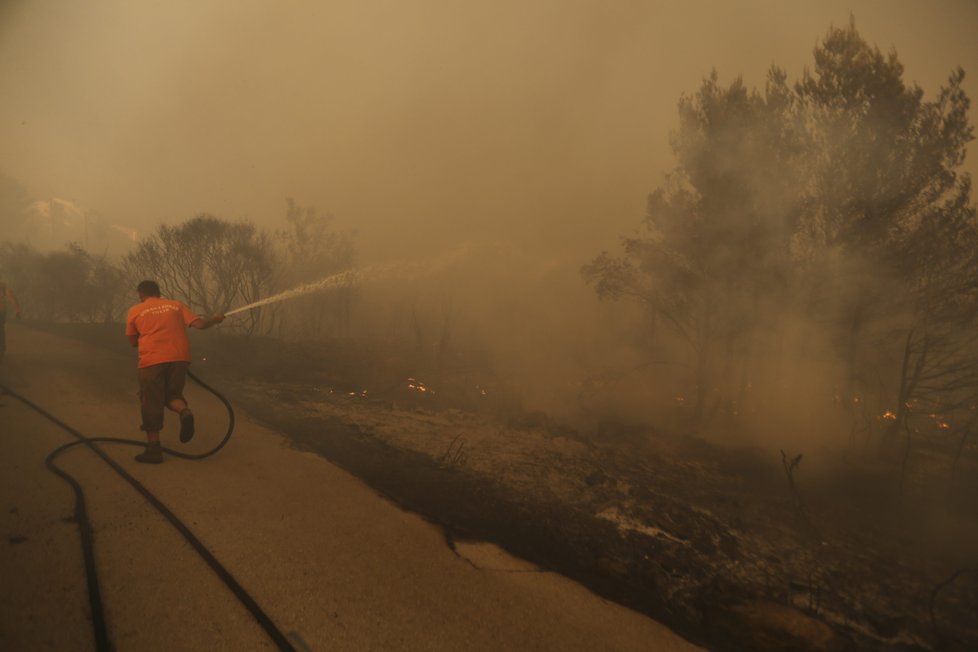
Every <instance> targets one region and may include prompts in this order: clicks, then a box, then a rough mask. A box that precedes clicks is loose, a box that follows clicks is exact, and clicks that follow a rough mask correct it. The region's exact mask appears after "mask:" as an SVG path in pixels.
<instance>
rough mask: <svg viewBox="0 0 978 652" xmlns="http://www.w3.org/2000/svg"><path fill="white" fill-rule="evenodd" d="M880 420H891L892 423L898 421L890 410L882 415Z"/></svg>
mask: <svg viewBox="0 0 978 652" xmlns="http://www.w3.org/2000/svg"><path fill="white" fill-rule="evenodd" d="M880 418H881V419H889V420H892V421H896V415H895V414H893V413H892V412H890V411H889V410H887V411H886V412H884V413H883V414H882V415H880Z"/></svg>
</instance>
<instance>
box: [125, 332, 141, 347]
mask: <svg viewBox="0 0 978 652" xmlns="http://www.w3.org/2000/svg"><path fill="white" fill-rule="evenodd" d="M128 337H129V346H132V347H134V348H135V347H137V346H139V333H136V334H135V335H129V336H128Z"/></svg>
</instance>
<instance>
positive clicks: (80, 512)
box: [0, 372, 295, 652]
mask: <svg viewBox="0 0 978 652" xmlns="http://www.w3.org/2000/svg"><path fill="white" fill-rule="evenodd" d="M188 375H189V376H190V378H191V379H192V380H193V381H194V382H196V383H197V384H198V385H200V386H201V387H203V388H204V389H205V390H207V391H208V392H210V393H211V394H213V395H214V396H216V397H217V398H218V399H219V400H220V401H221V403H223V404H224V407H225V408H226V409H227V412H228V429H227V432H226V433H225V434H224V438H223V439H221V441H220V442H219V443H218V444H217V445H216V446H214V448H212V449H210V450H208V451H205V452H203V453H184V452H182V451H178V450H173V449H170V448H163V449H162V450H163V452H165V453H168V454H170V455H173V456H174V457H180V458H183V459H187V460H202V459H205V458H208V457H210V456H212V455H214V454H215V453H217V452H218V451H219V450H221V449H222V448H224V446H225V445H226V444H227V443H228V441H229V440H230V439H231V434H232V433H233V432H234V410H233V409H232V407H231V404H230V403H229V402H228V400H227V399H226V398H225V397H224V396H223V395H222V394H221V393H220V392H218V391H217V390H216V389H214V388H213V387H211V386H210V385H208V384H207V383H205V382H204V381H202V380H201V379H200V378H198V377H197V376H196V375H194V374H193V373H191V372H188ZM0 391H3V392H4V393H6V394H8V395H9V396H12V397H13V398H15V399H17V400H18V401H20V402H21V403H23V404H24V405H26V406H28V407H30V408H31V409H33V410H35V411H36V412H38V413H39V414H41V415H42V416H44V417H45V418H46V419H48V420H49V421H51V422H52V423H54V424H55V425H57V426H58V427H60V428H61V429H63V430H65V431H67V432H68V433H70V434H71V435H73V436H74V437H75V439H76V441H72V442H68V443H67V444H64V445H62V446H59V447H58V448H56V449H54V450H53V451H51V453H49V454H48V456H47V458H46V459H45V460H44V464H45V465H46V466H47V468H48V470H50V471H51V472H52V473H54V474H55V475H57V476H58V477H60V478H61V479H63V480H64V481H65V482H67V483H68V484H69V485H70V486H71V488H72V491H73V492H74V494H75V510H74V517H73V519H74V520H75V521H76V522H77V523H78V529H79V534H80V538H81V546H82V555H83V557H84V561H85V576H86V580H87V585H88V599H89V603H90V605H91V610H92V627H93V633H94V636H95V647H96V650H98V651H99V652H107V651H109V650H111V649H112V644H111V640H110V638H109V635H108V628H107V627H106V622H105V610H104V608H103V605H102V596H101V591H100V589H99V581H98V572H97V567H96V565H95V547H94V541H93V537H92V525H91V522H90V521H89V518H88V513H87V510H86V508H85V493H84V490H83V489H82V487H81V485H80V484H79V483H78V481H77V480H76V479H75V478H73V477H72V476H71V475H69V474H68V473H67V472H65V471H64V470H63V469H61V468H60V467H59V466H58V465H57V464H56V463H55V458H57V457H58V455H60V454H61V453H63V452H64V451H66V450H68V449H70V448H73V447H75V446H82V445H84V446H88V448H89V449H90V450H92V451H93V452H94V453H95V454H96V455H98V456H99V457H101V458H102V460H103V461H104V462H105V463H106V464H108V465H109V466H110V467H111V468H112V469H113V470H114V471H115V472H116V473H117V474H119V476H121V477H122V478H123V479H124V480H125V481H126V482H128V483H129V484H130V485H132V487H133V488H134V489H135V490H136V491H137V492H139V493H140V494H142V496H143V497H144V498H145V499H146V500H147V501H148V502H149V503H150V504H151V505H152V506H153V507H155V508H156V510H157V511H158V512H160V514H162V515H163V517H164V518H166V520H168V521H169V522H170V523H171V524H172V525H173V527H175V528H176V529H177V531H178V532H180V534H181V535H183V537H184V538H185V539H186V540H187V542H188V543H189V544H190V545H191V547H193V549H194V550H195V551H197V553H198V554H199V555H200V556H201V557H202V558H203V559H204V561H205V562H207V565H208V566H210V568H211V569H212V570H213V571H214V572H215V573H216V574H217V576H218V577H219V578H220V580H221V581H222V582H224V584H225V585H226V586H227V587H228V589H230V590H231V592H232V593H233V594H234V595H235V597H237V598H238V600H239V601H240V602H241V603H242V604H243V605H244V606H245V608H246V609H248V611H249V612H250V613H251V615H252V616H253V617H254V618H255V620H256V621H258V624H259V625H260V626H261V628H262V629H264V630H265V632H266V633H267V634H268V636H269V637H270V638H271V639H272V641H274V642H275V644H276V646H277V647H278V648H279V649H280V650H289V651H294V650H295V647H294V646H293V645H292V643H291V642H290V641H289V640H288V638H287V637H286V636H285V635H284V634H283V633H282V631H281V630H280V629H279V628H278V627H277V626H276V625H275V623H274V622H273V621H272V619H271V618H270V617H269V616H268V615H267V614H266V613H265V612H264V610H262V608H261V607H260V606H259V605H258V603H257V602H256V601H255V599H254V598H252V597H251V595H250V594H249V593H248V592H247V591H246V590H245V589H244V587H242V586H241V584H240V583H239V582H238V581H237V580H236V579H235V578H234V576H233V575H232V574H231V573H230V572H229V571H228V570H227V569H226V568H225V567H224V566H223V565H222V564H221V563H220V562H219V561H218V560H217V558H216V557H215V556H214V555H213V553H211V552H210V550H208V549H207V547H206V546H204V544H203V543H201V541H200V539H198V538H197V537H196V536H195V535H194V533H193V532H192V531H191V530H190V528H188V527H187V526H186V525H185V524H184V523H183V522H182V521H181V520H180V519H179V518H178V517H177V516H176V515H175V514H174V513H173V512H172V511H170V509H169V508H167V507H166V505H164V504H163V503H162V502H161V501H160V500H159V499H158V498H157V497H156V496H154V495H153V494H152V492H150V491H149V490H148V489H147V488H146V487H145V486H144V485H143V484H142V483H141V482H139V481H138V480H136V478H134V477H133V476H132V475H130V474H129V473H128V472H127V471H126V470H125V469H123V468H122V467H121V466H119V464H118V463H117V462H116V461H115V460H113V459H112V458H111V457H109V456H108V455H106V453H105V452H104V451H103V450H102V449H101V448H99V447H98V446H96V445H95V444H97V443H113V444H126V445H130V446H139V447H143V446H145V445H146V444H145V442H141V441H136V440H134V439H123V438H120V437H86V436H85V435H83V434H81V433H80V432H79V431H78V430H76V429H74V428H72V427H71V426H70V425H68V424H66V423H65V422H63V421H61V420H60V419H58V418H57V417H56V416H54V415H53V414H51V413H50V412H48V411H47V410H45V409H43V408H42V407H40V406H39V405H37V404H35V403H34V402H32V401H30V400H29V399H27V398H26V397H24V396H21V395H20V394H18V393H17V392H15V391H13V390H12V389H10V388H9V387H6V386H4V385H0Z"/></svg>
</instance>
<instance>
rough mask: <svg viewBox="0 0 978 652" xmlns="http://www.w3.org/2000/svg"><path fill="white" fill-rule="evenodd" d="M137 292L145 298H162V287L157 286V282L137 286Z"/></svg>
mask: <svg viewBox="0 0 978 652" xmlns="http://www.w3.org/2000/svg"><path fill="white" fill-rule="evenodd" d="M136 292H138V293H140V294H141V295H143V296H145V297H158V296H160V286H159V285H157V284H156V281H143V282H142V283H140V284H139V285H137V286H136Z"/></svg>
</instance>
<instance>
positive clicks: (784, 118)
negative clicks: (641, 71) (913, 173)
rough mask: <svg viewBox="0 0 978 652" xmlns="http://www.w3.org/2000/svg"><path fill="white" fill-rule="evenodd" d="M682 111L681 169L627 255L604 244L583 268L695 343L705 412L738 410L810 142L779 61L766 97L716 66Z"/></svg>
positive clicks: (658, 196)
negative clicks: (729, 79) (721, 74)
mask: <svg viewBox="0 0 978 652" xmlns="http://www.w3.org/2000/svg"><path fill="white" fill-rule="evenodd" d="M679 117H680V126H679V129H678V131H677V132H675V133H674V134H673V137H672V149H673V152H674V153H675V155H676V158H677V159H678V167H677V168H676V169H675V170H674V171H673V172H672V173H671V174H670V175H669V176H668V177H667V182H666V185H665V186H663V187H661V188H659V189H658V190H656V191H655V192H653V193H652V194H651V195H650V196H649V201H648V212H647V214H646V218H645V221H644V223H643V225H642V226H643V228H642V230H641V232H640V233H639V234H638V235H636V236H634V237H628V238H624V239H623V247H624V255H623V256H620V257H614V256H611V255H609V254H608V253H607V252H605V253H603V254H601V255H600V256H598V257H597V258H596V259H595V260H594V261H592V262H591V263H590V264H589V265H586V266H585V267H584V268H583V270H582V271H583V274H584V277H585V279H587V281H588V282H591V283H593V284H595V287H596V289H597V291H598V294H599V295H601V296H603V297H611V298H617V297H621V296H632V297H635V298H637V299H639V300H640V301H642V302H643V303H644V304H645V305H646V306H647V307H648V309H649V312H650V315H651V316H652V317H653V319H654V320H656V321H661V322H665V323H666V324H667V325H668V326H669V327H670V328H671V329H672V331H674V332H675V333H677V334H678V335H679V336H680V337H681V338H682V339H683V340H685V341H686V343H687V344H688V345H689V346H690V349H691V350H692V352H693V361H694V362H693V365H694V376H695V383H696V401H695V407H694V411H695V414H696V417H697V418H698V419H699V418H701V417H703V416H704V414H705V411H706V410H707V408H708V405H707V403H708V397H709V396H711V395H712V396H713V397H714V399H715V400H713V401H712V402H711V403H712V405H711V406H710V407H711V411H712V410H716V409H718V408H720V407H722V406H723V405H726V406H727V407H728V408H730V409H731V410H735V406H732V404H731V402H732V401H734V400H735V394H734V392H735V390H736V386H737V384H738V383H742V382H743V380H744V376H745V375H746V374H747V367H746V366H745V365H746V364H747V363H748V362H749V359H750V352H751V350H752V348H753V346H754V344H755V339H756V337H757V336H758V334H759V332H760V331H761V330H762V329H763V328H767V327H768V326H769V325H767V324H764V323H763V319H764V318H765V316H769V315H771V314H772V310H771V307H772V305H773V304H777V303H779V302H782V301H784V300H785V298H786V297H787V288H788V284H787V279H789V278H790V273H791V267H790V264H789V263H790V252H791V247H790V245H791V235H792V232H793V230H794V229H795V223H796V221H797V219H798V217H799V212H798V208H797V205H798V195H797V189H798V178H799V176H800V174H801V169H802V163H803V160H802V159H801V155H802V154H803V153H805V152H806V151H807V150H806V148H805V147H804V145H805V142H804V135H805V134H804V131H803V130H802V129H801V128H800V127H801V124H800V116H799V114H798V108H797V100H796V98H795V96H794V95H793V94H792V93H791V91H790V89H789V88H788V87H787V85H786V82H785V75H784V73H783V72H782V71H780V70H778V69H773V70H772V71H771V72H770V74H769V76H768V83H767V88H766V90H765V93H764V94H763V95H761V94H759V93H757V92H751V91H748V90H747V89H746V88H745V87H744V85H743V83H742V81H741V80H740V79H738V80H736V81H735V82H734V83H733V84H731V85H730V86H729V87H727V88H723V87H721V86H720V85H719V83H718V80H717V75H716V73H713V75H711V76H710V77H709V78H708V79H706V80H704V82H703V84H702V86H701V87H700V90H699V91H698V92H697V93H696V94H695V95H694V96H692V97H683V98H682V99H681V100H680V102H679ZM762 327H763V328H762ZM738 369H739V373H737V370H738Z"/></svg>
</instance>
